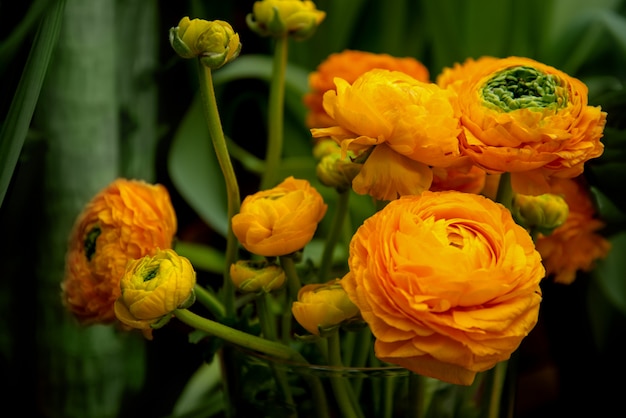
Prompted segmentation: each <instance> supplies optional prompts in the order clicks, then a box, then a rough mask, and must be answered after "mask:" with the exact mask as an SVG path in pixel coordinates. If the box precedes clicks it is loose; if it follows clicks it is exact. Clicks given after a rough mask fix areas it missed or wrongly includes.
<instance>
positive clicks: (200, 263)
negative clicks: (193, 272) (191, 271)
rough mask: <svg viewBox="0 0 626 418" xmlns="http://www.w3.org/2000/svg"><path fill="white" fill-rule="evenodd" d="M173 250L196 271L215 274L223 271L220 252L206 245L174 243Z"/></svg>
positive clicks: (222, 254)
mask: <svg viewBox="0 0 626 418" xmlns="http://www.w3.org/2000/svg"><path fill="white" fill-rule="evenodd" d="M174 249H175V250H176V252H177V253H178V254H179V255H181V256H183V257H186V258H187V259H189V261H190V262H191V264H193V266H194V268H196V269H200V270H204V271H208V272H210V273H216V274H221V273H222V272H223V271H224V265H225V258H224V253H223V252H222V251H218V250H216V249H215V248H212V247H209V246H208V245H203V244H198V243H195V242H186V241H178V242H176V245H175V247H174Z"/></svg>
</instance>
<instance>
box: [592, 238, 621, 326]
mask: <svg viewBox="0 0 626 418" xmlns="http://www.w3.org/2000/svg"><path fill="white" fill-rule="evenodd" d="M610 241H611V251H610V252H609V255H608V256H607V258H606V259H604V260H599V261H598V264H597V267H596V268H595V269H594V271H593V278H594V280H596V281H597V283H598V284H599V286H600V288H601V289H602V291H603V293H604V295H605V296H606V299H607V300H608V301H609V302H610V303H611V304H613V305H614V306H615V307H616V308H617V309H619V310H620V311H621V312H622V313H623V314H626V280H624V272H625V271H626V258H625V257H624V254H626V232H621V233H619V234H617V235H615V236H613V237H611V239H610Z"/></svg>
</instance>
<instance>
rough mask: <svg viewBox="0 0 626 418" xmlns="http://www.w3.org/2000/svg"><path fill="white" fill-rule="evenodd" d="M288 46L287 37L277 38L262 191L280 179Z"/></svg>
mask: <svg viewBox="0 0 626 418" xmlns="http://www.w3.org/2000/svg"><path fill="white" fill-rule="evenodd" d="M288 45H289V43H288V39H287V36H282V37H279V38H276V45H275V49H274V62H273V65H272V80H271V83H270V92H269V104H268V106H269V110H268V111H269V120H268V133H267V151H266V155H265V172H264V173H263V176H262V178H261V190H265V189H269V188H270V187H273V186H274V185H275V184H276V182H277V177H278V168H279V165H280V159H281V155H282V149H283V129H284V122H283V120H284V112H285V109H284V103H285V73H286V71H287V50H288V48H287V46H288Z"/></svg>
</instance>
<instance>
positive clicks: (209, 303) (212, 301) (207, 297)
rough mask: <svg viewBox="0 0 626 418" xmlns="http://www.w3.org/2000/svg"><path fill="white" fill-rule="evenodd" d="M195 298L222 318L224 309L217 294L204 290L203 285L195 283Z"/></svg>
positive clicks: (224, 313) (224, 312)
mask: <svg viewBox="0 0 626 418" xmlns="http://www.w3.org/2000/svg"><path fill="white" fill-rule="evenodd" d="M194 293H195V294H196V300H197V301H198V302H200V303H201V304H202V305H204V306H205V307H206V308H207V309H208V310H209V311H211V313H212V314H213V315H214V316H215V317H216V318H219V319H221V318H224V316H225V315H226V309H225V308H224V305H223V304H222V301H221V300H219V298H218V297H217V296H215V295H214V294H213V293H211V292H209V291H208V290H206V289H205V288H204V287H202V286H200V285H199V284H196V285H195V287H194Z"/></svg>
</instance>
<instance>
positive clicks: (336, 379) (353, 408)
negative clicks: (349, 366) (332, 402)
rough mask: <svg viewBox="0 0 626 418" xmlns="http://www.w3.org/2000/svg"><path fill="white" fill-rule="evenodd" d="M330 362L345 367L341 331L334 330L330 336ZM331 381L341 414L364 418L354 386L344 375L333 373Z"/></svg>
mask: <svg viewBox="0 0 626 418" xmlns="http://www.w3.org/2000/svg"><path fill="white" fill-rule="evenodd" d="M327 340H328V363H329V364H330V365H331V366H334V367H343V362H342V361H341V341H340V338H339V333H338V332H334V333H332V334H331V335H330V336H329V337H328V338H327ZM330 383H331V385H332V387H333V393H334V395H335V399H336V400H337V404H338V405H339V409H340V410H341V414H342V416H343V417H346V418H351V417H359V418H363V416H364V415H363V412H362V411H361V410H360V405H359V403H358V401H357V399H356V397H355V396H354V393H352V386H350V385H349V382H348V381H347V380H346V378H345V377H344V376H342V375H337V374H333V375H332V376H331V377H330Z"/></svg>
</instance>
